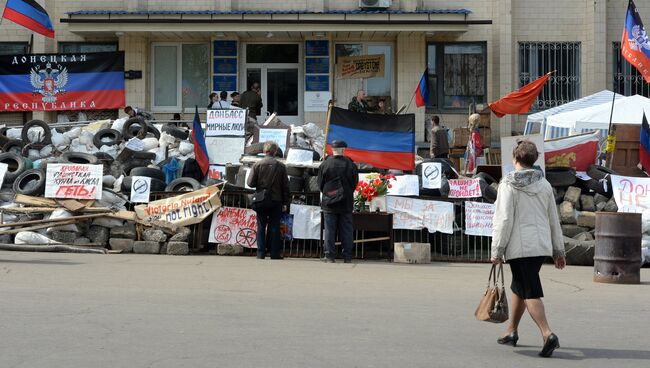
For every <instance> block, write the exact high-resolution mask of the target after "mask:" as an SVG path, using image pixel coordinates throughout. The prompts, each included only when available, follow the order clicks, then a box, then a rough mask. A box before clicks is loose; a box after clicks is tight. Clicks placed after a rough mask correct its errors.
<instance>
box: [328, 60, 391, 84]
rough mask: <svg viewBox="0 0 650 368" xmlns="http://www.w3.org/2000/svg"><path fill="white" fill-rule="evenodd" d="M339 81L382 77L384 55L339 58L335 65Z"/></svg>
mask: <svg viewBox="0 0 650 368" xmlns="http://www.w3.org/2000/svg"><path fill="white" fill-rule="evenodd" d="M336 74H337V77H338V78H339V79H353V78H373V77H383V76H384V55H362V56H341V57H339V58H338V62H337V64H336Z"/></svg>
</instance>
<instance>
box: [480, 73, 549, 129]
mask: <svg viewBox="0 0 650 368" xmlns="http://www.w3.org/2000/svg"><path fill="white" fill-rule="evenodd" d="M553 73H555V71H552V72H550V73H547V74H546V75H545V76H543V77H541V78H539V79H537V80H535V81H533V82H530V83H528V84H527V85H525V86H523V87H521V88H519V89H518V90H516V91H515V92H512V93H509V94H508V95H506V96H504V97H501V99H499V100H497V101H495V102H492V103H491V104H490V109H491V110H492V112H493V113H494V115H496V116H498V117H500V118H502V117H504V116H505V115H507V114H525V113H527V112H528V110H530V105H532V104H533V102H535V99H536V98H537V96H538V95H539V93H540V92H542V88H544V85H545V84H546V81H547V80H548V79H549V78H550V77H551V74H553Z"/></svg>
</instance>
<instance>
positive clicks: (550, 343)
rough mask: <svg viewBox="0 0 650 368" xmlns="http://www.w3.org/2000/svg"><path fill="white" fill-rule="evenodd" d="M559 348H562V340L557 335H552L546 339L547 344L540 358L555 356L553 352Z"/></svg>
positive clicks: (540, 353)
mask: <svg viewBox="0 0 650 368" xmlns="http://www.w3.org/2000/svg"><path fill="white" fill-rule="evenodd" d="M559 347H560V339H558V338H557V335H556V334H554V333H551V334H550V335H548V337H547V338H546V342H545V343H544V347H543V348H542V351H540V352H539V356H541V357H544V358H548V357H550V356H551V355H553V350H555V349H557V348H559Z"/></svg>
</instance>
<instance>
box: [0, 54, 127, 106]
mask: <svg viewBox="0 0 650 368" xmlns="http://www.w3.org/2000/svg"><path fill="white" fill-rule="evenodd" d="M124 105H125V98H124V52H123V51H119V52H95V53H86V54H28V55H6V56H0V112H14V111H56V110H101V109H117V108H121V107H124Z"/></svg>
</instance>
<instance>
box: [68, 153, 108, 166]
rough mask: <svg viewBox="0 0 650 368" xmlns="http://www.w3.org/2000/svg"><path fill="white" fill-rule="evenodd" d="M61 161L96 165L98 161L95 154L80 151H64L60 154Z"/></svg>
mask: <svg viewBox="0 0 650 368" xmlns="http://www.w3.org/2000/svg"><path fill="white" fill-rule="evenodd" d="M61 161H63V162H64V163H69V164H81V165H96V164H97V163H98V162H99V160H98V159H97V156H94V155H91V154H88V153H81V152H65V153H64V154H62V155H61Z"/></svg>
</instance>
